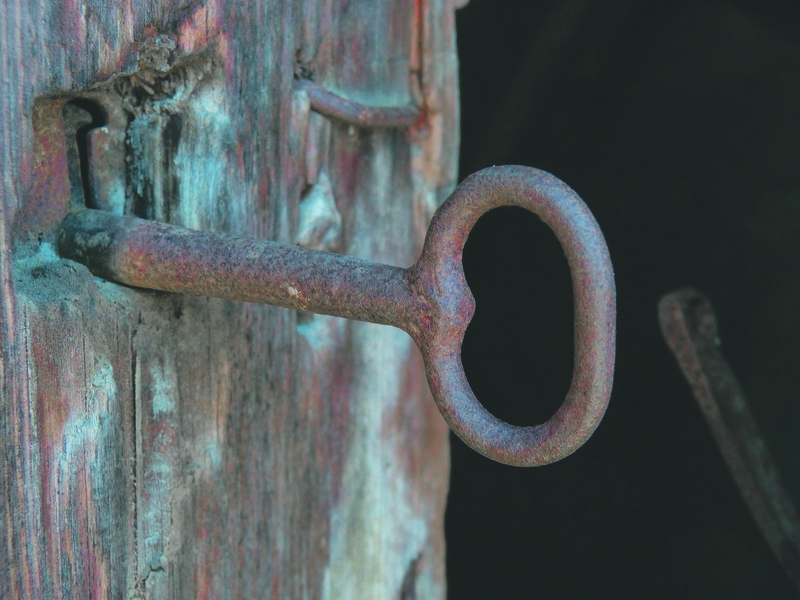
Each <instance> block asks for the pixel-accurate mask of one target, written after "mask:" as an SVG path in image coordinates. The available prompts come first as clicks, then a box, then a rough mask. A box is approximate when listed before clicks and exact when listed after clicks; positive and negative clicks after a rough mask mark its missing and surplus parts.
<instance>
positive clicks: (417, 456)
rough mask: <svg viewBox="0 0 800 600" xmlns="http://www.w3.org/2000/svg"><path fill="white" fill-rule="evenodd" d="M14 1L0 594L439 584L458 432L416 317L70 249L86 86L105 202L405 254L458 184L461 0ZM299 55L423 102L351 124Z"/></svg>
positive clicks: (6, 103)
mask: <svg viewBox="0 0 800 600" xmlns="http://www.w3.org/2000/svg"><path fill="white" fill-rule="evenodd" d="M2 12H3V14H4V18H3V19H1V21H2V25H0V27H1V28H2V31H0V55H2V74H3V77H2V82H3V83H2V84H1V85H2V86H3V87H2V93H1V94H0V110H1V111H2V120H3V123H4V134H3V137H2V138H0V139H1V140H2V141H0V144H2V165H3V169H2V170H3V187H2V204H0V209H1V210H2V215H0V287H1V288H2V290H1V294H0V298H1V299H0V309H1V310H2V327H0V345H1V349H2V354H1V355H0V357H1V358H2V361H1V362H0V390H1V391H2V402H1V403H0V432H2V440H3V445H2V451H0V455H1V456H2V485H3V502H2V504H0V507H1V508H0V519H1V520H2V524H3V525H2V527H0V547H2V551H1V552H3V559H2V560H0V591H2V594H0V595H1V596H2V597H3V598H399V597H401V595H402V597H403V598H409V597H417V598H443V597H444V595H445V580H444V539H443V514H444V502H445V497H446V492H447V478H448V468H449V451H448V445H447V430H446V427H445V426H444V424H443V422H442V420H441V418H440V416H439V415H438V413H437V411H436V410H435V408H434V404H433V402H432V401H431V399H430V397H429V393H428V391H427V386H426V384H425V380H424V374H423V369H422V364H421V358H420V356H419V353H418V351H417V350H416V348H415V347H414V345H413V343H412V342H411V340H410V339H409V338H408V336H406V334H404V333H402V332H400V331H398V330H394V329H391V328H388V327H381V326H377V325H369V324H364V323H356V322H349V321H344V320H340V319H335V318H328V317H320V316H314V315H308V314H304V313H297V312H294V311H288V310H284V309H278V308H273V307H268V306H260V305H250V304H245V303H233V302H226V301H219V300H210V299H207V298H196V297H185V296H180V295H175V294H166V293H158V292H147V291H141V290H135V289H129V288H125V287H122V286H117V285H114V284H111V283H108V282H104V281H102V280H99V279H96V278H93V277H92V276H91V275H90V274H89V273H88V271H86V269H85V268H84V267H82V266H81V265H78V264H76V263H72V262H70V261H66V260H62V259H60V258H59V257H58V256H57V254H56V252H55V250H54V247H55V246H54V242H55V233H56V230H57V227H58V224H59V222H60V220H61V218H62V217H63V214H64V212H65V211H66V210H67V208H68V206H69V202H70V196H69V194H70V172H69V163H68V161H67V159H66V155H65V153H66V150H67V148H68V147H69V145H70V144H72V143H73V142H72V140H71V139H68V138H67V137H66V136H65V133H64V131H63V123H62V118H61V115H62V110H63V106H64V104H65V103H66V102H68V101H70V100H71V99H73V98H75V97H77V96H82V97H84V98H89V99H92V100H93V101H94V102H97V103H98V104H99V105H100V106H102V107H104V110H105V112H106V113H107V118H108V126H107V127H106V128H105V130H96V131H95V133H92V134H90V137H89V142H88V143H89V144H90V147H91V148H92V149H93V150H92V151H93V152H94V155H93V156H92V159H91V160H92V168H93V170H94V171H93V173H92V176H93V179H92V181H93V182H94V189H95V191H96V193H97V198H95V199H94V200H93V201H97V202H106V203H107V205H106V206H105V208H107V209H109V210H115V211H118V212H127V213H130V214H139V215H141V216H146V217H148V218H152V219H156V220H162V221H167V222H172V223H177V224H181V225H186V226H189V227H193V228H197V229H208V230H218V231H227V232H231V233H236V234H240V235H248V236H254V237H258V238H262V239H274V240H278V241H282V242H286V243H293V242H296V241H300V242H302V243H304V244H305V245H313V246H314V247H321V248H325V249H329V250H336V251H342V252H346V253H350V254H353V255H356V256H361V257H364V258H369V259H372V260H378V261H382V262H387V263H390V264H396V265H398V266H408V265H410V264H412V263H413V262H414V260H415V258H416V255H417V253H418V251H419V249H420V247H421V243H422V240H423V236H424V231H425V227H426V226H427V221H428V219H429V218H430V215H431V214H432V211H433V209H435V207H436V206H437V205H438V204H439V203H440V202H441V200H443V199H444V197H446V195H447V194H449V192H450V191H451V190H452V188H453V187H454V185H455V178H456V158H457V155H456V152H457V143H458V129H457V119H458V112H457V80H456V77H457V68H456V67H457V65H456V58H455V41H454V14H453V12H454V5H453V3H452V2H451V1H450V0H439V1H434V0H430V1H423V0H413V1H412V0H397V1H394V2H389V1H380V2H376V1H374V0H369V1H367V0H358V1H346V0H319V1H317V0H303V1H301V2H292V1H289V0H287V1H285V2H280V1H269V2H266V1H261V2H246V1H238V2H227V3H223V2H222V1H221V0H207V1H200V2H177V1H169V0H130V1H127V2H122V3H119V4H116V5H109V4H108V3H105V2H101V1H100V0H91V1H89V2H84V3H81V4H77V3H72V2H67V1H66V0H58V1H56V2H51V3H42V4H31V3H28V2H22V1H20V0H17V1H12V0H3V8H2ZM300 67H302V68H303V69H304V70H305V71H304V72H306V73H310V74H312V75H313V77H314V80H315V81H316V82H318V83H321V84H323V85H325V86H328V87H329V88H330V89H331V90H333V91H335V92H336V93H338V94H340V95H342V96H344V97H348V98H350V99H352V100H356V101H359V102H366V103H372V104H377V105H393V104H407V103H408V102H409V101H413V102H416V103H417V104H419V105H420V106H421V107H422V112H423V118H422V119H421V120H420V122H419V123H418V124H417V126H415V127H414V128H413V129H411V130H410V131H369V130H364V129H355V128H352V127H347V126H341V125H337V124H335V123H331V122H329V121H327V120H326V119H324V118H323V117H321V116H320V115H316V114H314V113H310V112H309V106H308V101H307V98H303V94H302V93H301V92H297V91H295V90H294V86H293V78H294V74H295V72H296V70H297V69H298V68H300ZM119 165H127V166H126V167H124V168H122V169H121V168H120V166H119ZM121 171H123V172H121ZM72 176H73V178H74V176H75V173H74V172H73V173H72ZM304 203H305V204H304ZM303 207H305V209H303ZM309 232H312V233H309Z"/></svg>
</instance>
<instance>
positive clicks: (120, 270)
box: [58, 166, 616, 466]
mask: <svg viewBox="0 0 800 600" xmlns="http://www.w3.org/2000/svg"><path fill="white" fill-rule="evenodd" d="M509 205H516V206H521V207H523V208H527V209H528V210H530V211H532V212H534V213H536V214H537V215H538V216H539V217H540V218H541V219H542V220H543V221H544V222H545V223H546V224H547V225H549V226H550V228H551V229H552V230H553V232H554V233H555V235H556V237H557V238H558V240H559V242H560V243H561V245H562V247H563V249H564V252H565V254H566V256H567V260H568V263H569V267H570V270H571V272H572V281H573V288H574V298H575V340H574V342H575V366H574V371H573V378H572V384H571V387H570V389H569V392H568V394H567V397H566V399H565V400H564V402H563V404H562V406H561V408H560V409H559V410H558V411H557V412H556V414H555V415H554V416H553V417H552V418H551V419H550V420H549V421H547V422H546V423H544V424H542V425H536V426H533V427H518V426H514V425H510V424H508V423H505V422H503V421H501V420H500V419H497V418H496V417H495V416H493V415H492V414H491V413H489V412H488V411H487V410H486V409H485V408H484V407H483V405H481V403H480V402H479V401H478V400H477V398H475V395H474V394H473V393H472V390H471V389H470V386H469V384H468V382H467V379H466V376H465V375H464V370H463V368H462V365H461V343H462V340H463V337H464V332H465V331H466V328H467V326H468V325H469V322H470V319H471V318H472V314H473V312H474V308H475V301H474V299H473V297H472V294H471V293H470V290H469V287H468V285H467V282H466V279H465V278H464V270H463V266H462V263H461V254H462V250H463V248H464V244H465V242H466V240H467V237H468V235H469V232H470V230H471V229H472V227H473V225H474V224H475V222H476V221H477V220H478V219H479V218H480V217H481V216H482V215H483V214H484V213H486V212H487V211H489V210H492V209H494V208H497V207H500V206H509ZM58 244H59V251H60V253H61V255H62V256H63V257H65V258H70V259H72V260H75V261H78V262H80V263H83V264H85V265H86V266H87V267H89V269H90V271H91V272H92V273H94V274H95V275H98V276H100V277H103V278H105V279H109V280H111V281H116V282H119V283H124V284H127V285H132V286H137V287H143V288H149V289H157V290H163V291H171V292H181V293H188V294H196V295H204V296H213V297H218V298H228V299H231V300H244V301H249V302H263V303H267V304H273V305H276V306H283V307H286V308H295V309H302V310H306V311H311V312H316V313H321V314H326V315H333V316H337V317H345V318H349V319H358V320H361V321H368V322H371V323H380V324H385V325H393V326H395V327H398V328H400V329H403V330H404V331H406V332H408V334H409V335H410V336H411V337H412V338H413V339H414V341H415V343H416V344H417V346H418V347H419V349H420V350H421V352H422V355H423V357H424V360H425V368H426V373H427V377H428V383H429V385H430V388H431V392H432V393H433V397H434V399H435V401H436V403H437V406H438V407H439V410H440V412H441V413H442V416H443V417H444V419H445V421H447V423H448V425H449V426H450V427H451V428H452V429H453V431H454V432H455V433H456V434H457V435H458V436H459V437H460V438H461V439H462V440H464V441H465V442H466V443H467V444H468V445H470V446H471V447H472V448H474V449H475V450H477V451H478V452H480V453H481V454H483V455H485V456H487V457H489V458H492V459H494V460H497V461H500V462H503V463H506V464H510V465H517V466H537V465H543V464H547V463H551V462H554V461H556V460H559V459H561V458H564V457H565V456H567V455H569V454H571V453H572V452H574V451H575V450H576V449H577V448H578V447H579V446H581V445H582V444H583V443H584V442H585V441H586V440H587V439H588V438H589V436H591V434H592V433H593V432H594V430H595V428H596V427H597V425H598V424H599V422H600V419H601V418H602V416H603V414H604V412H605V409H606V406H607V404H608V399H609V395H610V393H611V385H612V380H613V372H614V353H615V328H616V292H615V288H614V275H613V271H612V268H611V261H610V259H609V254H608V249H607V247H606V244H605V240H604V238H603V235H602V233H601V231H600V228H599V226H598V225H597V222H596V221H595V219H594V217H593V216H592V214H591V212H590V211H589V209H588V208H587V207H586V205H585V204H584V203H583V201H582V200H581V199H580V198H579V197H578V196H577V194H575V192H573V191H572V190H571V189H570V188H569V187H568V186H567V185H565V184H564V183H563V182H561V181H560V180H558V179H556V178H555V177H553V176H552V175H550V174H548V173H545V172H543V171H539V170H537V169H533V168H530V167H521V166H504V167H492V168H489V169H484V170H483V171H480V172H478V173H475V174H473V175H471V176H470V177H468V178H467V179H465V180H464V182H463V183H461V185H459V186H458V188H456V190H455V191H454V192H453V194H452V195H451V196H450V197H449V198H448V199H447V200H446V201H445V202H444V204H442V206H441V207H440V208H439V210H438V211H437V212H436V214H435V215H434V217H433V219H432V221H431V224H430V226H429V228H428V233H427V236H426V238H425V244H424V247H423V250H422V254H421V256H420V259H419V261H418V262H417V264H415V265H414V266H412V267H410V268H408V269H403V268H399V267H392V266H388V265H383V264H379V263H374V262H370V261H366V260H362V259H358V258H354V257H351V256H343V255H339V254H332V253H328V252H320V251H316V250H309V249H306V248H301V247H299V246H289V245H285V244H279V243H276V242H269V241H262V240H255V239H247V238H241V237H235V236H230V235H224V234H219V233H210V232H199V231H193V230H189V229H185V228H182V227H176V226H173V225H167V224H164V223H154V222H150V221H144V220H142V219H136V218H133V217H123V216H118V215H114V214H111V213H107V212H104V211H97V210H91V209H86V208H82V207H80V208H77V209H75V210H74V211H73V212H72V213H70V215H69V216H68V217H67V218H66V219H65V221H64V223H63V225H62V228H61V231H60V233H59V240H58Z"/></svg>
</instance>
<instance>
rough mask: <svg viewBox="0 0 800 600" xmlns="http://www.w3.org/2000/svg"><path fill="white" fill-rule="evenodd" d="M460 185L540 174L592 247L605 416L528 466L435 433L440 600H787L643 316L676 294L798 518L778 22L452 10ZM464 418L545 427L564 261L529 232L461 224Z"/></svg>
mask: <svg viewBox="0 0 800 600" xmlns="http://www.w3.org/2000/svg"><path fill="white" fill-rule="evenodd" d="M457 30H458V46H459V59H460V62H461V93H462V97H461V101H462V142H463V143H462V148H461V177H462V178H463V177H465V176H466V175H468V174H469V173H472V172H474V171H476V170H478V169H480V168H483V167H486V166H490V165H493V164H514V163H515V164H523V165H530V166H534V167H538V168H541V169H544V170H546V171H549V172H551V173H553V174H554V175H556V176H557V177H559V178H561V179H563V180H564V181H565V182H567V183H568V184H569V185H570V186H571V187H572V188H573V189H575V190H576V191H577V192H578V193H579V194H580V195H581V196H582V198H583V199H584V200H585V201H586V203H587V204H588V205H589V207H590V208H591V209H592V211H593V212H594V214H595V216H596V218H597V220H598V221H599V223H600V226H601V227H602V229H603V231H604V232H605V235H606V239H607V241H608V245H609V248H610V252H611V258H612V261H613V263H614V269H615V273H616V281H617V293H618V337H617V341H618V354H617V363H616V375H615V385H614V391H613V394H612V397H611V402H610V405H609V409H608V412H607V413H606V416H605V418H604V420H603V421H602V423H601V424H600V427H599V428H598V430H597V432H596V433H595V434H594V436H593V437H592V438H591V439H590V440H589V442H588V443H587V444H586V445H585V446H584V447H582V448H581V449H580V450H578V451H577V452H576V453H575V454H573V455H572V456H570V457H568V458H566V459H564V460H563V461H561V462H558V463H556V464H553V465H548V466H546V467H540V468H534V469H520V468H513V467H507V466H504V465H500V464H498V463H494V462H492V461H490V460H488V459H486V458H483V457H481V456H479V455H478V454H476V453H475V452H473V451H472V450H470V449H469V448H467V447H466V446H465V445H464V444H463V443H461V442H460V441H459V440H458V439H457V438H455V437H454V436H453V437H452V477H451V492H450V497H449V503H448V509H447V515H446V534H447V544H448V545H447V569H448V588H449V598H452V599H454V600H470V599H473V598H481V599H484V598H503V599H515V598H584V597H589V596H590V595H591V596H592V597H595V596H597V597H610V598H623V599H625V598H637V599H642V598H648V599H653V598H669V599H674V598H682V599H686V598H726V599H732V598H748V599H749V598H768V599H782V598H787V599H788V598H796V597H797V595H796V593H795V592H794V591H793V588H792V587H791V585H790V584H789V582H788V579H787V578H786V577H785V576H784V574H783V571H782V570H781V568H780V566H779V564H778V562H777V561H776V560H775V559H774V557H773V556H772V554H771V552H770V550H769V548H768V547H767V545H766V543H765V542H764V541H763V540H762V538H761V536H760V534H759V532H758V529H757V528H756V526H755V524H754V522H753V520H752V518H751V517H750V514H749V513H748V511H747V508H746V507H745V505H744V504H743V502H742V501H741V499H740V498H739V495H738V492H737V490H736V487H735V485H734V483H733V481H732V479H731V477H730V476H729V474H728V472H727V469H726V467H725V464H724V463H723V461H722V458H721V456H720V454H719V451H718V450H717V448H716V446H715V444H714V441H713V440H712V437H711V434H710V430H709V428H708V426H707V425H706V423H705V421H704V419H703V417H702V415H701V413H700V410H699V409H698V407H697V405H696V402H695V400H694V398H693V396H692V395H691V392H690V390H689V387H688V385H687V384H686V383H685V381H684V379H683V376H682V375H681V373H680V371H679V370H678V367H677V365H676V362H675V360H674V359H673V357H672V356H671V354H670V352H669V351H668V349H667V347H666V344H665V343H664V342H663V340H662V338H661V335H660V332H659V328H658V321H657V318H656V306H657V303H658V300H659V298H660V297H661V296H662V295H663V294H666V293H668V292H670V291H672V290H675V289H677V288H681V287H685V286H692V287H695V288H697V289H699V290H701V291H702V292H704V293H705V294H706V295H707V296H708V297H709V298H710V300H711V302H712V303H713V305H714V307H715V309H716V312H717V316H718V320H719V325H720V329H721V339H722V344H723V345H722V348H723V351H724V353H725V355H726V357H727V358H728V360H729V362H730V363H731V365H732V367H733V369H734V371H735V372H736V374H737V376H738V378H739V379H740V381H741V383H742V384H743V386H744V389H745V391H746V392H747V394H748V397H749V399H750V402H751V409H752V412H753V413H754V414H755V417H756V419H757V420H758V423H759V425H760V427H761V428H762V431H763V432H764V433H765V437H766V438H767V440H768V443H769V445H770V449H771V450H772V452H773V455H774V456H775V458H776V460H777V462H778V466H779V468H780V469H781V472H782V474H783V476H784V480H785V483H786V485H787V487H788V489H789V491H790V493H791V494H792V496H793V498H795V501H796V502H797V503H798V504H800V460H798V458H800V456H798V449H799V448H798V444H797V442H796V438H797V434H798V433H800V401H799V400H800V398H798V393H800V382H798V381H797V377H796V376H795V373H797V372H798V368H797V366H798V364H800V310H799V309H800V286H799V285H798V281H800V261H799V260H798V259H800V2H795V1H791V2H790V1H786V2H775V1H770V0H762V1H760V2H753V1H749V2H747V1H744V0H739V1H734V0H730V1H705V0H695V1H683V2H681V1H673V2H659V1H642V0H639V1H632V0H602V1H601V0H594V1H592V0H471V2H470V3H469V4H468V5H467V7H466V8H464V9H462V10H460V11H458V13H457ZM464 265H465V269H466V271H467V278H468V281H469V283H470V286H471V288H472V290H473V293H474V294H475V296H476V298H477V301H478V309H477V313H476V315H475V318H474V319H473V322H472V324H471V325H470V329H469V330H468V332H467V337H466V339H465V342H464V347H463V354H462V359H463V362H464V367H465V370H466V372H467V376H468V378H469V380H470V383H471V385H472V386H473V388H474V389H475V392H476V394H477V395H478V397H479V399H480V400H481V401H482V402H483V403H484V404H485V405H486V406H487V408H489V410H491V411H492V412H494V413H495V414H496V415H497V416H499V417H500V418H503V419H505V420H507V421H509V422H511V423H514V424H518V425H532V424H536V423H540V422H542V421H544V420H546V419H548V418H549V417H550V416H551V415H552V413H553V412H554V411H555V410H556V409H557V407H558V406H559V405H560V403H561V400H562V398H563V396H564V394H565V393H566V391H567V388H568V386H569V380H570V376H571V370H572V325H571V319H572V296H571V289H570V278H569V272H568V270H567V266H566V261H565V260H564V258H563V254H562V252H561V250H560V248H559V246H558V243H557V242H556V240H555V238H554V237H553V235H552V233H550V231H549V229H547V228H546V227H545V226H544V225H542V224H541V223H540V222H538V220H537V218H536V217H533V216H531V215H530V213H526V212H525V211H518V210H517V209H503V210H498V211H494V212H493V213H490V215H488V216H486V217H484V219H482V220H481V222H479V224H478V226H476V228H475V229H474V230H473V233H472V235H471V236H470V240H469V243H468V245H467V248H466V249H465V252H464Z"/></svg>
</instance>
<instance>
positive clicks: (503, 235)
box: [461, 207, 573, 425]
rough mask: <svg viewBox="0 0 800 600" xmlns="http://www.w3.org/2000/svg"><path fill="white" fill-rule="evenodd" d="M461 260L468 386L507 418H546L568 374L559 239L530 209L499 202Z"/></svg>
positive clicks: (567, 291) (568, 291)
mask: <svg viewBox="0 0 800 600" xmlns="http://www.w3.org/2000/svg"><path fill="white" fill-rule="evenodd" d="M463 265H464V272H465V275H466V278H467V283H468V284H469V287H470V289H471V290H472V294H473V296H475V301H476V305H477V306H476V310H475V315H474V316H473V318H472V322H471V323H470V325H469V327H468V328H467V331H466V334H465V336H464V342H463V344H462V347H461V362H462V364H463V365H464V371H465V373H466V376H467V380H468V381H469V384H470V386H471V387H472V390H473V392H474V393H475V395H476V397H477V398H478V400H480V402H481V403H482V404H483V405H484V406H485V407H486V409H487V410H489V411H490V412H491V413H492V414H494V415H495V416H496V417H497V418H499V419H502V420H503V421H506V422H507V423H511V424H513V425H538V424H540V423H544V422H545V421H547V420H548V419H549V418H550V417H551V416H553V414H554V413H555V412H556V411H557V410H558V408H559V407H560V406H561V403H562V402H563V400H564V397H565V396H566V394H567V391H568V390H569V384H570V381H571V379H572V363H573V306H572V302H573V299H572V281H571V277H570V273H569V267H568V265H567V260H566V258H565V257H564V252H563V250H562V249H561V245H560V244H559V243H558V240H557V239H556V237H555V235H554V234H553V232H552V231H551V230H550V228H549V227H548V226H547V225H545V224H544V223H542V221H541V220H540V219H539V218H538V217H537V216H536V215H535V214H533V213H532V212H530V211H528V210H525V209H523V208H519V207H503V208H498V209H495V210H493V211H490V212H488V213H487V214H485V215H484V216H483V217H481V219H480V220H479V221H478V222H477V223H476V224H475V227H473V229H472V232H471V233H470V235H469V238H468V240H467V243H466V245H465V246H464V253H463Z"/></svg>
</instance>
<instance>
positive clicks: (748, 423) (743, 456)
mask: <svg viewBox="0 0 800 600" xmlns="http://www.w3.org/2000/svg"><path fill="white" fill-rule="evenodd" d="M658 320H659V323H660V325H661V332H662V333H663V335H664V338H665V339H666V341H667V344H668V345H669V347H670V350H672V353H673V354H674V355H675V358H676V360H677V361H678V365H679V366H680V368H681V371H683V374H684V376H685V377H686V379H687V381H688V382H689V385H690V386H691V388H692V392H693V394H694V397H695V399H696V400H697V403H698V404H699V405H700V409H701V410H702V412H703V416H704V417H705V418H706V421H707V422H708V424H709V426H710V428H711V433H712V435H713V436H714V440H715V441H716V442H717V446H719V449H720V452H721V453H722V457H723V458H724V460H725V462H726V464H727V465H728V470H729V471H730V472H731V475H732V476H733V479H734V481H735V482H736V485H737V487H738V488H739V492H740V493H741V495H742V498H743V499H744V501H745V504H747V507H748V508H749V509H750V512H751V514H752V515H753V518H754V519H755V521H756V524H757V525H758V528H759V530H761V535H763V536H764V539H765V540H766V542H767V544H768V545H769V547H770V549H771V550H772V552H773V553H774V554H775V556H776V557H777V559H778V561H779V562H780V564H781V566H782V567H783V569H784V571H785V572H786V574H787V575H788V576H789V579H791V580H792V583H793V584H794V586H795V588H796V589H797V591H798V592H800V518H799V517H798V514H797V511H796V510H795V507H794V504H793V503H792V501H791V499H790V497H789V494H788V493H787V492H786V489H785V488H784V486H783V483H782V481H781V478H780V475H779V474H778V470H777V468H776V466H775V463H774V461H773V459H772V456H771V454H770V452H769V449H768V447H767V444H766V442H765V441H764V437H763V436H762V435H761V432H760V431H759V428H758V425H757V424H756V422H755V419H753V415H752V413H751V412H750V409H749V408H748V406H747V400H746V398H745V395H744V392H743V391H742V387H741V386H740V385H739V382H738V381H737V380H736V377H735V376H734V374H733V371H732V369H731V368H730V366H729V365H728V363H727V361H726V360H725V358H724V357H723V356H722V353H721V352H720V349H719V345H720V342H719V337H718V334H717V322H716V318H715V317H714V312H713V310H712V309H711V303H710V302H709V301H708V300H707V299H706V298H705V296H703V295H702V294H700V293H699V292H697V291H695V290H692V289H684V290H679V291H676V292H672V293H671V294H667V295H666V296H664V297H663V298H662V299H661V301H660V302H659V304H658Z"/></svg>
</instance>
